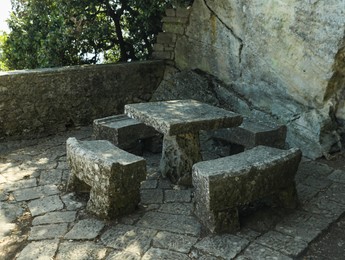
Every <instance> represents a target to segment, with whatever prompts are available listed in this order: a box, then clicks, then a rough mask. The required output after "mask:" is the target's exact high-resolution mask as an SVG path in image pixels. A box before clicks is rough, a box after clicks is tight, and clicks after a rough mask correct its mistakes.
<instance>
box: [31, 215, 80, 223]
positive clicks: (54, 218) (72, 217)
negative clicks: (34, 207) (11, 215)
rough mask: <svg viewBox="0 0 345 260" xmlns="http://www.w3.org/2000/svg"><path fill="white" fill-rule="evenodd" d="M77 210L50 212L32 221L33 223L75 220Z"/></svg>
mask: <svg viewBox="0 0 345 260" xmlns="http://www.w3.org/2000/svg"><path fill="white" fill-rule="evenodd" d="M76 213H77V212H76V211H63V212H49V213H47V214H45V215H43V216H38V217H36V218H34V220H33V221H32V225H33V226H36V225H43V224H56V223H69V222H73V221H74V220H75V217H76Z"/></svg>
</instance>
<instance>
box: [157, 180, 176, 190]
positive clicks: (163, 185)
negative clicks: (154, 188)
mask: <svg viewBox="0 0 345 260" xmlns="http://www.w3.org/2000/svg"><path fill="white" fill-rule="evenodd" d="M173 185H174V184H172V183H171V181H170V180H169V179H160V180H159V183H158V188H159V189H171V188H172V187H173Z"/></svg>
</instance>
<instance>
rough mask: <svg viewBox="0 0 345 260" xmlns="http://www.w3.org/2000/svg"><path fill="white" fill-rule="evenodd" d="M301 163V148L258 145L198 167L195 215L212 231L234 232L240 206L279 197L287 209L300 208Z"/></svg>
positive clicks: (195, 167) (194, 173)
mask: <svg viewBox="0 0 345 260" xmlns="http://www.w3.org/2000/svg"><path fill="white" fill-rule="evenodd" d="M300 160H301V152H300V151H299V150H298V149H290V150H288V151H285V150H280V149H276V148H271V147H265V146H257V147H255V148H253V149H251V150H247V151H245V152H243V153H240V154H237V155H232V156H228V157H224V158H220V159H215V160H210V161H204V162H199V163H197V164H195V165H194V166H193V185H194V187H195V192H194V195H195V197H194V198H195V214H196V215H197V216H198V218H199V219H200V220H201V221H202V222H203V224H204V225H206V226H207V228H208V229H210V231H211V232H222V231H230V232H232V231H234V230H236V229H238V227H239V222H238V210H237V207H238V206H241V205H245V204H248V203H250V202H253V201H256V200H258V199H262V198H264V197H267V196H270V195H273V194H275V195H276V196H277V198H278V200H279V202H280V203H281V205H282V206H283V207H288V208H294V207H296V206H297V194H296V190H295V181H294V176H295V174H296V171H297V168H298V165H299V162H300ZM230 191H231V192H230Z"/></svg>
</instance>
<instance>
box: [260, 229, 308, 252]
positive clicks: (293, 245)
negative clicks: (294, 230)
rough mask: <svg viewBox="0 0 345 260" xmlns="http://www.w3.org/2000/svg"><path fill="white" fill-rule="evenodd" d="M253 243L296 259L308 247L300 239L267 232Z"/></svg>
mask: <svg viewBox="0 0 345 260" xmlns="http://www.w3.org/2000/svg"><path fill="white" fill-rule="evenodd" d="M255 242H256V243H258V244H260V245H263V246H266V247H269V248H271V249H273V250H275V251H279V252H281V253H282V254H284V255H287V256H291V257H297V256H298V255H299V254H300V253H302V252H303V251H304V250H305V249H306V248H307V247H308V243H307V242H305V241H303V240H302V239H301V238H298V237H292V236H289V235H285V234H282V233H279V232H276V231H269V232H267V233H266V234H264V235H263V236H261V237H259V238H258V239H257V240H256V241H255Z"/></svg>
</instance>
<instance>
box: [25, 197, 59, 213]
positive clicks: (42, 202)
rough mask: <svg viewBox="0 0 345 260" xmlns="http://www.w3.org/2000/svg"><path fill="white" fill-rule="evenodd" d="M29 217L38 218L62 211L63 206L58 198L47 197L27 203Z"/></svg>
mask: <svg viewBox="0 0 345 260" xmlns="http://www.w3.org/2000/svg"><path fill="white" fill-rule="evenodd" d="M28 207H29V210H30V212H31V215H32V216H33V217H34V216H38V215H41V214H44V213H47V212H51V211H55V210H60V209H63V207H64V205H63V203H62V201H61V199H60V197H59V196H57V195H55V196H49V197H45V198H42V199H37V200H33V201H30V202H29V203H28Z"/></svg>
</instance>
